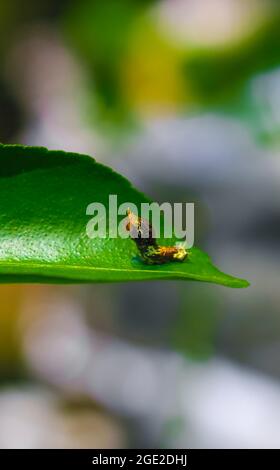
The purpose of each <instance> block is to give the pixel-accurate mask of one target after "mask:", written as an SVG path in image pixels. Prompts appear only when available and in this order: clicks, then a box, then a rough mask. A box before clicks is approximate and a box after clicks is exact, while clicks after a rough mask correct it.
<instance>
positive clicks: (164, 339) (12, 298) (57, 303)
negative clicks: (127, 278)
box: [0, 0, 280, 448]
mask: <svg viewBox="0 0 280 470" xmlns="http://www.w3.org/2000/svg"><path fill="white" fill-rule="evenodd" d="M279 31H280V4H279V2H278V1H273V0H207V1H205V0H157V1H151V0H150V1H149V0H77V1H67V0H60V1H59V2H58V1H57V0H40V2H38V1H37V0H26V1H24V2H22V0H2V1H1V2H0V36H1V38H0V60H1V68H0V141H2V142H5V143H22V144H28V145H42V146H47V147H48V148H51V149H64V150H71V151H76V152H80V153H87V154H90V155H94V156H95V157H96V159H97V160H98V161H100V162H103V163H105V164H108V165H110V166H111V167H113V168H114V169H116V170H117V171H119V172H121V173H123V174H124V175H126V176H127V177H128V178H129V179H130V180H131V181H132V182H133V183H134V184H135V185H136V186H137V187H138V188H139V189H140V190H142V191H144V192H146V193H147V194H148V195H149V196H150V197H151V198H153V199H154V200H155V201H158V202H163V201H171V202H172V201H173V202H180V201H182V202H183V201H188V202H191V201H194V202H195V204H196V209H195V217H196V222H195V226H196V230H195V239H196V244H197V245H198V246H200V247H201V248H203V249H205V250H207V251H208V252H209V254H210V255H211V257H212V258H213V260H214V262H215V263H216V264H217V265H219V266H220V267H221V268H222V269H223V270H225V271H226V272H229V273H232V274H235V275H239V276H241V277H244V278H247V279H249V280H250V281H251V287H250V288H248V289H244V290H231V289H227V288H224V287H221V286H214V285H208V284H198V283H189V284H188V283H186V282H175V281H174V282H151V283H131V284H108V285H87V286H65V287H64V286H52V285H48V286H44V285H2V286H1V287H0V447H1V448H15V447H29V448H30V447H31V448H40V447H68V448H71V447H72V448H79V447H92V448H94V447H101V448H102V447H113V448H118V447H120V448H127V447H134V448H135V447H136V448H141V447H160V448H173V447H174V448H178V447H183V448H201V447H207V448H208V447H209V448H216V447H232V448H235V447H276V448H279V447H280V289H279V263H280V256H279V255H280V249H279V248H280V247H279V237H280V207H279V198H280V184H279V182H280V158H279V148H280V34H279ZM61 184H62V185H63V181H62V182H61Z"/></svg>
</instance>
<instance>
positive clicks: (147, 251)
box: [126, 209, 188, 264]
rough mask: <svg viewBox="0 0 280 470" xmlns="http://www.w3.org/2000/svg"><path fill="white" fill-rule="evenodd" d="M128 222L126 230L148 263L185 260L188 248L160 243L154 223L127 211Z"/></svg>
mask: <svg viewBox="0 0 280 470" xmlns="http://www.w3.org/2000/svg"><path fill="white" fill-rule="evenodd" d="M126 214H127V217H128V223H127V225H126V230H127V231H129V232H130V236H131V238H133V240H134V242H135V243H136V245H137V248H138V250H139V252H140V255H141V258H142V260H143V261H144V263H146V264H163V263H168V262H170V261H179V262H180V261H181V262H182V261H184V259H185V258H186V257H187V254H188V253H187V250H186V248H185V247H184V246H183V245H181V246H180V245H178V246H161V245H158V243H157V240H156V238H155V233H154V230H153V227H152V225H151V224H150V223H149V222H148V221H147V220H145V219H143V218H141V217H138V216H137V215H135V214H133V212H131V210H130V209H127V211H126Z"/></svg>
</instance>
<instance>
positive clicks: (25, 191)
mask: <svg viewBox="0 0 280 470" xmlns="http://www.w3.org/2000/svg"><path fill="white" fill-rule="evenodd" d="M110 194H117V195H118V203H119V204H121V203H123V202H126V201H129V202H132V203H135V204H136V206H137V207H139V206H140V203H141V202H149V200H148V199H147V198H146V197H145V196H144V195H143V194H141V193H140V192H139V191H137V190H136V189H135V188H134V187H133V186H132V185H131V184H130V183H129V181H127V180H126V179H125V178H123V177H122V176H121V175H119V174H117V173H115V172H114V171H112V170H111V169H110V168H108V167H106V166H104V165H101V164H99V163H97V162H95V160H94V159H92V158H90V157H88V156H85V155H78V154H74V153H66V152H62V151H48V150H47V149H45V148H41V147H23V146H20V145H7V146H5V145H0V281H1V282H61V283H68V282H71V283H78V282H111V281H133V280H134V281H137V280H148V279H186V280H190V279H191V280H197V281H207V282H214V283H217V284H223V285H225V286H230V287H246V286H247V285H248V282H247V281H244V280H241V279H237V278H234V277H232V276H229V275H227V274H224V273H222V272H221V271H219V270H218V269H217V268H215V267H214V266H213V265H212V263H211V261H210V259H209V257H208V256H207V255H206V254H205V253H203V252H202V251H200V250H199V249H197V248H192V249H191V250H190V253H189V257H188V259H187V260H185V261H184V262H182V263H175V262H174V263H173V262H171V263H167V264H164V265H153V266H148V265H146V264H144V263H143V262H142V261H141V259H139V254H138V251H137V247H136V245H135V243H134V241H133V240H132V239H130V238H127V239H123V238H120V237H119V238H109V237H106V238H98V239H97V238H95V239H90V238H89V237H88V236H87V234H86V225H87V223H88V222H89V220H90V218H91V216H88V215H86V208H87V206H88V204H90V203H92V202H100V203H103V204H104V205H105V206H106V207H108V198H109V195H110Z"/></svg>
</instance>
